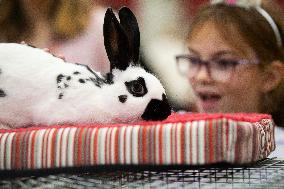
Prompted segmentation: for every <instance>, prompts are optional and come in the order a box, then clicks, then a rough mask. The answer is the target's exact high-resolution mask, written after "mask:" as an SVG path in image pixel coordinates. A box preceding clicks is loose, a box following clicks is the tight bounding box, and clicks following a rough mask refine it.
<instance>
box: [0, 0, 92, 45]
mask: <svg viewBox="0 0 284 189" xmlns="http://www.w3.org/2000/svg"><path fill="white" fill-rule="evenodd" d="M29 1H33V2H32V3H33V8H35V9H38V10H39V12H40V13H41V14H42V15H44V17H45V19H47V20H48V23H49V27H50V28H51V31H52V35H53V37H54V38H55V39H68V38H72V37H74V36H76V35H77V34H78V33H80V32H81V31H83V30H84V29H85V28H86V25H87V24H88V21H89V19H88V18H89V15H90V13H91V7H92V2H93V0H29ZM22 2H23V1H22V0H2V1H1V2H0V41H2V42H20V41H21V40H23V39H25V38H26V37H28V36H29V35H31V34H32V33H33V25H32V22H30V21H29V18H28V16H27V13H26V11H25V8H24V7H23V3H22Z"/></svg>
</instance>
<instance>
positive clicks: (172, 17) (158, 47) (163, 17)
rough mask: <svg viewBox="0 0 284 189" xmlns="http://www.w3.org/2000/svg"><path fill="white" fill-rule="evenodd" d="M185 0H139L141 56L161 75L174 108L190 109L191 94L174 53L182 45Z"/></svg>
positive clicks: (148, 65) (192, 101)
mask: <svg viewBox="0 0 284 189" xmlns="http://www.w3.org/2000/svg"><path fill="white" fill-rule="evenodd" d="M182 6H184V1H164V0H155V1H138V5H137V6H136V11H137V15H138V16H139V17H138V21H140V22H139V23H140V25H141V27H140V28H141V34H142V35H141V55H142V56H141V57H142V60H143V61H144V63H145V65H146V67H147V68H149V69H150V70H151V71H153V72H154V73H155V74H157V76H158V77H159V78H160V79H161V82H162V83H163V85H164V87H165V89H166V92H167V96H168V98H169V100H170V103H171V104H172V106H173V108H174V109H175V110H180V109H185V110H187V111H193V110H194V109H195V107H194V101H195V100H194V98H195V97H194V94H193V91H192V89H191V86H190V85H188V84H187V83H186V79H185V78H183V77H181V76H180V75H179V73H178V71H177V70H176V65H175V59H174V56H175V54H177V53H178V52H180V51H181V50H182V48H183V41H184V35H185V34H186V29H187V28H185V27H181V26H183V25H185V23H186V22H187V18H186V16H185V15H186V13H185V12H184V11H183V8H182Z"/></svg>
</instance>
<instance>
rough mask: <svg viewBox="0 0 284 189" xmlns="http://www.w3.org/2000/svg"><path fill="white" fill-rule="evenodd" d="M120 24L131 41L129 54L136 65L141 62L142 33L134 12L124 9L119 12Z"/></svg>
mask: <svg viewBox="0 0 284 189" xmlns="http://www.w3.org/2000/svg"><path fill="white" fill-rule="evenodd" d="M118 14H119V19H120V24H121V26H122V27H123V29H124V30H125V32H126V34H127V37H128V39H129V53H130V55H131V59H132V61H133V62H134V63H137V62H138V60H139V46H140V32H139V26H138V22H137V19H136V17H135V15H134V14H133V13H132V11H131V10H130V9H129V8H127V7H123V8H121V9H120V10H119V13H118Z"/></svg>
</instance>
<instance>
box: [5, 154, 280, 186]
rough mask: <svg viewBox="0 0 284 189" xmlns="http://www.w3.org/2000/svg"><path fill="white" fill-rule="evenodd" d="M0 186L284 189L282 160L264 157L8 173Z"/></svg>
mask: <svg viewBox="0 0 284 189" xmlns="http://www.w3.org/2000/svg"><path fill="white" fill-rule="evenodd" d="M2 173H3V172H2ZM0 174H1V172H0ZM6 176H7V175H6ZM0 188H4V189H6V188H7V189H8V188H52V189H54V188H76V189H77V188H167V189H168V188H196V189H209V188H210V189H211V188H216V189H217V188H218V189H219V188H254V189H255V188H269V189H270V188H281V189H284V160H279V159H276V158H271V159H265V160H263V161H260V162H257V163H256V164H253V165H250V166H230V165H224V164H218V165H213V166H206V167H181V166H179V167H158V169H157V167H152V168H149V167H148V168H142V169H141V168H139V169H135V168H134V169H133V168H132V169H127V170H123V169H112V170H106V169H99V170H98V169H96V168H94V167H93V168H90V169H88V170H85V171H80V172H76V173H74V172H73V173H70V172H69V173H66V172H64V173H62V172H61V173H53V174H52V175H49V174H48V173H46V174H38V175H36V176H35V175H33V176H32V175H25V176H23V175H22V176H17V177H12V176H11V175H10V176H9V177H6V178H5V177H3V175H2V179H1V180H0Z"/></svg>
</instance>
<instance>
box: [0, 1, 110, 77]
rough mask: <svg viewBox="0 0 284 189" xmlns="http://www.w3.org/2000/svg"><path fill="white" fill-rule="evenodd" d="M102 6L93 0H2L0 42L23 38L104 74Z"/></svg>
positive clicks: (27, 41)
mask: <svg viewBox="0 0 284 189" xmlns="http://www.w3.org/2000/svg"><path fill="white" fill-rule="evenodd" d="M105 10H106V8H105V7H104V6H102V4H101V2H99V1H93V0H80V1H78V0H68V1H66V0H2V1H1V3H0V42H17V43H20V42H21V41H25V42H26V43H28V44H30V45H33V46H36V47H38V48H49V49H50V51H51V52H52V53H54V54H61V55H63V56H64V57H65V59H66V60H67V61H70V62H77V63H82V64H87V65H89V66H90V67H91V68H93V69H96V70H98V71H101V72H102V73H106V72H107V71H108V70H109V63H108V59H107V55H106V52H105V48H104V43H103V19H104V13H105Z"/></svg>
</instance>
